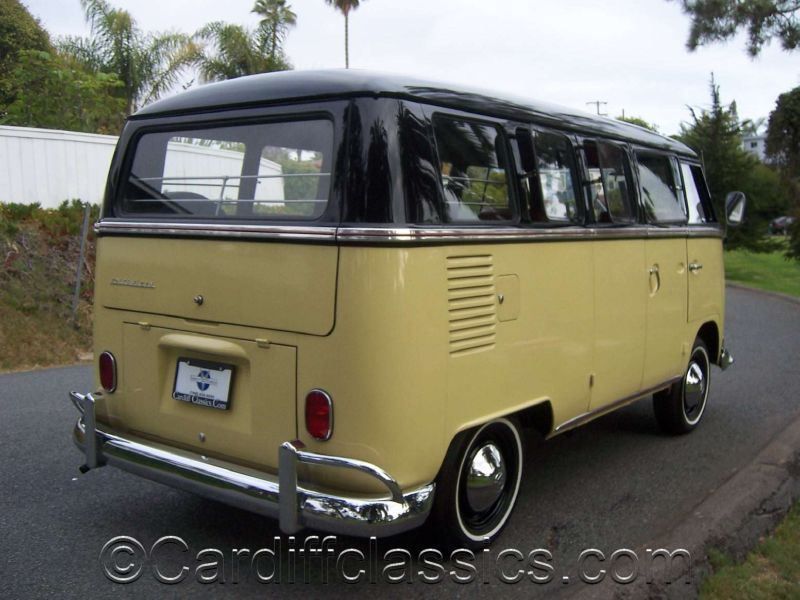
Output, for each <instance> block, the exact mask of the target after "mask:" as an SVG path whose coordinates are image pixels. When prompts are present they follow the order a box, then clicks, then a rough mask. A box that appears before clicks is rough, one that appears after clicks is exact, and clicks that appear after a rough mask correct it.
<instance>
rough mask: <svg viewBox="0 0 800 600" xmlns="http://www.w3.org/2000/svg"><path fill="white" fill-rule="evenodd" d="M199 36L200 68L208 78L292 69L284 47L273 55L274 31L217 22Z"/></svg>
mask: <svg viewBox="0 0 800 600" xmlns="http://www.w3.org/2000/svg"><path fill="white" fill-rule="evenodd" d="M195 38H196V39H197V40H198V41H199V42H200V43H201V44H202V52H201V53H200V57H199V59H198V67H199V69H200V76H201V77H202V79H203V80H205V81H221V80H224V79H235V78H237V77H242V76H244V75H255V74H257V73H270V72H273V71H285V70H287V69H291V68H292V67H291V65H290V64H289V63H288V62H287V61H286V59H285V58H284V56H283V52H281V51H280V49H278V52H277V53H276V56H275V57H274V58H273V56H272V54H271V37H270V32H269V31H268V30H267V29H265V28H262V27H259V28H258V29H256V30H255V31H251V30H249V29H247V28H245V27H242V26H241V25H233V24H231V23H224V22H222V21H215V22H213V23H209V24H208V25H206V26H205V27H203V28H202V29H201V30H200V31H198V32H197V33H196V34H195Z"/></svg>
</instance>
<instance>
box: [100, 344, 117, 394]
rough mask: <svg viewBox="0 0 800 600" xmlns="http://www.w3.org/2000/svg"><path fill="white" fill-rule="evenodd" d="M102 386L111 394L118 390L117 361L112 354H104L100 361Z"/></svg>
mask: <svg viewBox="0 0 800 600" xmlns="http://www.w3.org/2000/svg"><path fill="white" fill-rule="evenodd" d="M98 364H99V367H100V385H102V386H103V389H104V390H105V391H107V392H109V393H111V392H113V391H114V390H116V389H117V361H116V359H115V358H114V355H113V354H111V352H103V353H102V354H101V355H100V359H99V361H98Z"/></svg>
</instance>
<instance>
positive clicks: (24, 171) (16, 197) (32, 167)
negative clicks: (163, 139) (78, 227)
mask: <svg viewBox="0 0 800 600" xmlns="http://www.w3.org/2000/svg"><path fill="white" fill-rule="evenodd" d="M116 144H117V138H116V137H115V136H111V135H96V134H92V133H78V132H74V131H59V130H55V129H34V128H32V127H8V126H0V202H17V203H20V204H33V203H35V202H38V203H39V204H41V205H42V206H43V207H45V208H54V207H56V206H58V205H59V204H61V203H62V202H63V201H64V200H70V199H72V198H79V199H80V200H82V201H83V202H90V203H92V204H99V203H100V202H101V201H102V200H103V194H104V192H105V187H106V177H107V176H108V168H109V166H110V164H111V158H112V156H113V154H114V148H115V146H116ZM170 155H171V156H172V165H171V167H170V173H169V175H172V176H176V175H177V176H181V175H187V174H207V173H228V172H230V174H231V175H237V174H239V172H240V170H241V161H242V154H241V153H232V152H230V151H226V150H221V149H214V148H202V147H199V146H194V145H191V144H175V143H173V142H171V143H170V152H169V153H168V156H170ZM237 161H238V162H237ZM172 171H174V172H172ZM281 173H282V169H281V166H280V165H279V164H277V163H274V162H272V161H270V160H267V159H262V160H261V168H260V173H259V174H260V175H271V176H273V177H274V176H275V175H280V174H281ZM235 187H238V184H237V185H236V186H235ZM187 189H188V188H187ZM259 190H260V194H258V195H257V199H258V198H267V197H269V198H273V199H281V198H283V179H282V178H277V179H267V180H265V181H264V182H263V185H261V186H259Z"/></svg>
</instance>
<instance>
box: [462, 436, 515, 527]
mask: <svg viewBox="0 0 800 600" xmlns="http://www.w3.org/2000/svg"><path fill="white" fill-rule="evenodd" d="M506 476H507V474H506V465H505V461H504V460H503V455H502V454H501V453H500V450H499V449H498V447H497V446H495V445H494V444H493V443H491V442H490V443H487V444H485V445H483V446H481V447H480V448H478V450H477V451H475V453H474V454H473V455H472V457H471V458H470V460H469V471H468V472H467V481H466V492H467V493H466V496H467V504H468V505H469V507H470V509H472V510H473V511H474V512H476V513H481V512H484V511H487V510H489V509H490V508H491V507H492V506H494V504H495V503H496V502H497V501H498V500H499V499H500V496H501V495H502V494H503V488H504V487H505V483H506Z"/></svg>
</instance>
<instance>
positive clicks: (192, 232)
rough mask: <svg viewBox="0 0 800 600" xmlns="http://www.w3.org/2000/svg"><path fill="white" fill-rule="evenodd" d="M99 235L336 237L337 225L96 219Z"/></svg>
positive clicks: (278, 238)
mask: <svg viewBox="0 0 800 600" xmlns="http://www.w3.org/2000/svg"><path fill="white" fill-rule="evenodd" d="M94 230H95V233H97V234H98V235H113V234H120V235H155V236H167V237H171V236H177V237H212V238H216V237H230V238H256V239H258V238H265V239H276V240H306V241H311V240H322V241H330V242H333V241H336V227H311V226H309V227H306V226H297V225H291V226H290V225H233V224H228V223H189V222H185V221H184V222H174V223H169V222H159V223H148V222H141V221H106V220H101V221H98V222H97V223H96V224H95V226H94Z"/></svg>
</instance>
